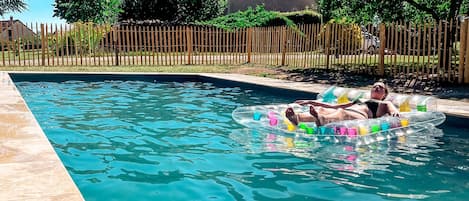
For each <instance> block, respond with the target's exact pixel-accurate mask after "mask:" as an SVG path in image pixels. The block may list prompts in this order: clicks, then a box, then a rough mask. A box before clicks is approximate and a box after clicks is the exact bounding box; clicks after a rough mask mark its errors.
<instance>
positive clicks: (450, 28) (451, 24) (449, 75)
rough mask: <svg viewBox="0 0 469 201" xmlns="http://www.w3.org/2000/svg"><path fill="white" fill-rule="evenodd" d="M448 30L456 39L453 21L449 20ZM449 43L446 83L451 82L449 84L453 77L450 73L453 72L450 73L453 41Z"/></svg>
mask: <svg viewBox="0 0 469 201" xmlns="http://www.w3.org/2000/svg"><path fill="white" fill-rule="evenodd" d="M457 21H458V20H457ZM449 30H451V33H450V34H454V35H455V37H454V38H457V31H456V33H453V19H451V20H450V22H449ZM451 38H452V37H451ZM449 42H450V43H451V44H450V45H449V50H448V54H449V55H448V58H449V61H448V64H449V66H448V81H451V82H452V81H453V80H452V77H453V76H452V73H453V72H452V63H453V62H452V51H453V42H454V41H453V40H450V41H449Z"/></svg>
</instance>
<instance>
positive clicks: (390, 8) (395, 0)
mask: <svg viewBox="0 0 469 201" xmlns="http://www.w3.org/2000/svg"><path fill="white" fill-rule="evenodd" d="M468 3H469V1H468V0H366V1H363V0H346V1H345V0H321V1H320V2H319V7H320V10H321V13H322V14H323V16H324V20H326V21H329V20H330V19H333V18H342V17H347V18H349V19H350V20H352V21H355V22H370V21H372V19H374V18H376V17H378V18H379V20H380V21H383V22H393V21H398V20H406V21H412V22H417V21H427V20H430V19H433V20H436V21H439V20H448V21H449V20H450V19H454V18H455V17H456V16H458V15H459V14H460V13H461V11H462V12H467V10H468Z"/></svg>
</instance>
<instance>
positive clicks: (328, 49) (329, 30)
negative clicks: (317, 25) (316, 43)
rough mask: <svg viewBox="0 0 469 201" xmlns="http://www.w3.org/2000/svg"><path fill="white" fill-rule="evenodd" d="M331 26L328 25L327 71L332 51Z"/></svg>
mask: <svg viewBox="0 0 469 201" xmlns="http://www.w3.org/2000/svg"><path fill="white" fill-rule="evenodd" d="M330 25H331V24H326V69H328V70H329V66H330V58H329V56H330V49H331V27H330Z"/></svg>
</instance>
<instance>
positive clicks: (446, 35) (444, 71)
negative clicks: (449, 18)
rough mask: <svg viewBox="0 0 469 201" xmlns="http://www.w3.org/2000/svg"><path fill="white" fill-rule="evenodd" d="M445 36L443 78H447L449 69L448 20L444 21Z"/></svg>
mask: <svg viewBox="0 0 469 201" xmlns="http://www.w3.org/2000/svg"><path fill="white" fill-rule="evenodd" d="M444 27H445V28H444V30H445V32H444V38H443V66H442V67H443V69H442V70H443V74H442V75H441V76H442V78H443V80H447V77H446V76H445V74H446V72H447V69H446V61H447V60H446V56H447V53H446V51H447V48H446V47H447V45H448V22H446V21H445V22H444Z"/></svg>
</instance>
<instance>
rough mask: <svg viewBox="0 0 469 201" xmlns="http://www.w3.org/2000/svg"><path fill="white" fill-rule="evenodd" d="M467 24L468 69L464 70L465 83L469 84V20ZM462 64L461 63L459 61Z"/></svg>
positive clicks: (466, 20) (466, 48)
mask: <svg viewBox="0 0 469 201" xmlns="http://www.w3.org/2000/svg"><path fill="white" fill-rule="evenodd" d="M464 22H466V47H465V50H466V59H465V61H466V67H465V68H464V83H466V84H469V51H468V48H469V18H466V19H465V20H464ZM459 62H461V61H459Z"/></svg>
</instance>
